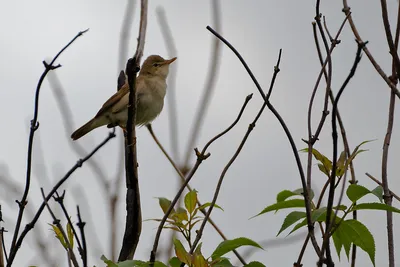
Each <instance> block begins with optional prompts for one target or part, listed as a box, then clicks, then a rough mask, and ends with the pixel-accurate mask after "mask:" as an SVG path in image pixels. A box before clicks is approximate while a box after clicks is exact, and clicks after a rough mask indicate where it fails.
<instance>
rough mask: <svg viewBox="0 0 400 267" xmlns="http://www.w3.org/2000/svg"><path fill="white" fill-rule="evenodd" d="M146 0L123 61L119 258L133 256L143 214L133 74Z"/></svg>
mask: <svg viewBox="0 0 400 267" xmlns="http://www.w3.org/2000/svg"><path fill="white" fill-rule="evenodd" d="M147 6H148V2H147V0H142V1H141V5H140V26H139V37H138V43H137V46H136V52H135V55H134V56H133V58H131V59H129V60H128V63H127V64H126V71H125V72H126V75H127V79H128V84H129V105H128V119H127V122H126V127H127V135H126V138H125V170H126V188H127V192H126V212H127V214H126V223H125V232H124V237H123V241H122V247H121V251H120V253H119V257H118V261H125V260H128V259H133V257H134V254H135V251H136V248H137V245H138V243H139V238H140V233H141V231H142V213H141V208H140V193H139V177H138V170H137V168H138V164H137V154H136V130H135V124H136V123H135V122H136V104H137V103H136V102H137V98H136V84H135V83H136V74H137V72H138V71H139V64H140V60H141V58H142V56H143V50H144V43H145V38H146V28H147Z"/></svg>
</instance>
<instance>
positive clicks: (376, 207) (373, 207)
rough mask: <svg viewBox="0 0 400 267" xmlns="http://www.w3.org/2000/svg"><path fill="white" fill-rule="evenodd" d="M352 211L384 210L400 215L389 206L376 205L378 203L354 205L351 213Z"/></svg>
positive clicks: (395, 209)
mask: <svg viewBox="0 0 400 267" xmlns="http://www.w3.org/2000/svg"><path fill="white" fill-rule="evenodd" d="M353 210H386V211H392V212H397V213H400V210H399V209H397V208H395V207H392V206H389V205H386V204H384V203H378V202H374V203H361V204H357V205H354V207H353V208H352V211H353Z"/></svg>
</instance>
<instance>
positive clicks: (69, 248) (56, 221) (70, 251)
mask: <svg viewBox="0 0 400 267" xmlns="http://www.w3.org/2000/svg"><path fill="white" fill-rule="evenodd" d="M40 191H41V193H42V197H43V202H44V203H45V205H46V207H47V210H48V211H49V213H50V215H51V217H52V218H53V224H54V225H55V226H56V227H57V228H58V230H59V231H60V233H61V235H62V237H63V239H64V242H65V244H66V245H67V247H66V248H65V250H66V251H67V254H68V261H72V263H73V264H74V266H75V267H78V266H79V264H78V262H77V260H76V257H75V253H74V251H73V249H72V246H71V243H70V242H69V239H68V236H67V234H66V233H65V231H64V227H63V226H62V225H61V223H60V220H59V219H57V218H56V215H54V212H53V211H52V209H51V208H50V205H49V203H48V201H47V200H46V195H45V194H44V190H43V187H41V188H40Z"/></svg>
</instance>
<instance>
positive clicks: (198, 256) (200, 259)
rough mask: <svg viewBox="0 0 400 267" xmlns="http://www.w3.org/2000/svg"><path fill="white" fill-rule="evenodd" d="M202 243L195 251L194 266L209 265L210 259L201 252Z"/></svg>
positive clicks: (202, 266)
mask: <svg viewBox="0 0 400 267" xmlns="http://www.w3.org/2000/svg"><path fill="white" fill-rule="evenodd" d="M201 245H202V243H200V244H199V245H198V246H197V247H196V250H195V251H194V253H193V266H194V267H208V266H209V264H208V261H207V260H206V259H205V258H204V256H203V254H202V253H201Z"/></svg>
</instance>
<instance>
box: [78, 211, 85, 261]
mask: <svg viewBox="0 0 400 267" xmlns="http://www.w3.org/2000/svg"><path fill="white" fill-rule="evenodd" d="M76 209H77V211H78V222H77V223H76V225H77V226H78V228H79V231H80V232H81V239H82V252H83V253H82V260H83V267H87V247H86V236H85V231H84V227H85V224H86V223H85V222H83V221H82V218H81V212H80V210H79V206H77V207H76Z"/></svg>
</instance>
